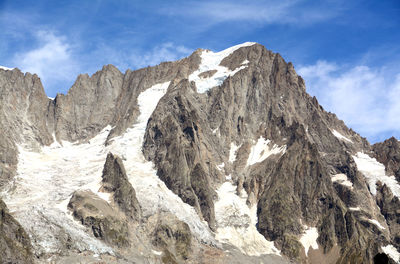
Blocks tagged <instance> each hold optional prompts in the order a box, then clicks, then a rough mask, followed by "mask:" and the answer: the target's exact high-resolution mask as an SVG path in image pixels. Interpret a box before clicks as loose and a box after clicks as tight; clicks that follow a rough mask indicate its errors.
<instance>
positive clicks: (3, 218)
mask: <svg viewBox="0 0 400 264" xmlns="http://www.w3.org/2000/svg"><path fill="white" fill-rule="evenodd" d="M0 252H1V254H0V263H15V264H17V263H27V264H30V263H33V260H34V257H33V253H32V246H31V242H30V239H29V236H28V234H27V233H26V232H25V230H24V229H23V228H22V226H21V225H20V224H19V223H18V222H17V221H16V220H15V219H14V218H13V217H12V216H11V215H10V213H9V212H8V209H7V206H6V205H5V203H4V202H3V201H2V200H1V199H0Z"/></svg>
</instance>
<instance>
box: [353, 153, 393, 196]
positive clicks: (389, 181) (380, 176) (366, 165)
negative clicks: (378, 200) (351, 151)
mask: <svg viewBox="0 0 400 264" xmlns="http://www.w3.org/2000/svg"><path fill="white" fill-rule="evenodd" d="M353 159H354V161H355V162H356V164H357V167H358V170H359V171H360V172H361V173H362V174H363V175H364V177H365V178H366V179H367V182H368V185H369V190H370V192H371V193H372V194H373V195H376V183H377V182H378V181H380V182H381V183H382V184H386V186H388V187H389V189H390V190H391V191H392V193H393V195H395V196H397V197H400V185H399V183H398V182H397V181H396V178H395V177H394V176H387V175H386V173H385V166H384V165H383V164H382V163H379V162H378V161H377V160H376V159H375V158H371V157H370V156H368V155H367V154H364V153H362V152H357V155H355V156H353Z"/></svg>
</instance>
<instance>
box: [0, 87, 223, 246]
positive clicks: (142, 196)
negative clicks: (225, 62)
mask: <svg viewBox="0 0 400 264" xmlns="http://www.w3.org/2000/svg"><path fill="white" fill-rule="evenodd" d="M168 86H169V82H166V83H162V84H157V85H154V86H152V87H151V88H148V89H147V90H145V91H144V92H142V93H141V94H140V95H139V97H138V105H139V110H140V115H139V117H138V120H137V123H136V124H134V125H133V127H131V128H129V129H127V131H126V132H125V133H124V134H123V135H121V136H119V137H116V138H114V139H113V141H112V142H111V144H109V145H108V146H105V142H106V139H107V136H108V134H109V132H110V130H111V127H110V126H108V127H106V128H105V129H103V130H102V131H101V132H100V133H99V134H98V135H97V136H96V137H94V138H92V139H91V140H90V142H88V143H85V144H77V143H70V142H65V141H63V142H61V144H60V143H59V142H56V141H55V142H54V143H53V144H52V145H51V146H48V147H43V148H42V149H41V150H40V151H39V152H34V151H31V150H28V149H27V148H26V147H24V146H19V163H18V170H17V175H16V177H15V180H14V183H13V184H12V185H10V186H9V187H10V188H9V189H8V191H6V192H5V193H2V195H1V196H3V198H4V200H5V202H6V203H7V205H8V207H9V209H10V211H11V212H12V214H13V215H14V216H15V218H16V219H17V220H18V221H19V222H20V223H21V225H22V226H23V227H24V228H25V229H26V230H27V231H28V233H29V234H30V236H31V238H34V239H32V243H33V247H34V250H35V252H36V253H38V254H41V253H57V252H59V251H60V250H63V249H64V247H63V244H62V240H63V239H64V237H65V236H67V234H69V236H70V237H71V243H70V244H71V245H72V247H71V249H72V250H73V249H76V250H79V251H83V250H90V251H93V252H94V253H95V254H102V253H110V254H112V253H113V252H112V249H111V248H109V247H108V246H106V245H104V244H103V243H102V242H100V241H99V240H97V239H95V238H94V237H93V236H91V235H89V234H88V233H87V232H86V231H85V228H84V227H83V226H82V225H80V224H79V223H78V222H77V221H75V220H74V219H73V217H72V216H71V214H70V212H69V211H68V210H67V204H68V202H69V199H70V198H71V195H72V193H73V192H74V191H75V190H78V189H82V190H85V189H89V190H91V191H93V192H94V193H96V194H97V195H98V196H99V197H100V198H101V199H104V200H106V201H109V200H110V194H108V193H101V192H99V188H100V183H101V175H102V170H103V166H104V163H105V160H106V156H107V154H108V153H109V152H110V151H111V152H113V153H114V154H117V155H120V156H121V158H122V159H123V162H124V165H125V168H126V172H127V175H128V179H129V181H130V183H131V184H132V185H133V187H134V188H135V190H136V195H137V198H138V200H139V203H140V205H141V207H142V209H143V214H144V216H149V215H153V214H155V213H157V212H159V211H165V212H171V213H172V214H174V215H176V216H177V218H178V219H180V220H181V221H184V222H186V223H187V224H188V225H189V227H190V229H191V231H192V232H193V234H194V235H195V236H196V237H197V238H198V239H199V240H201V241H203V242H204V243H208V244H213V245H217V244H218V243H217V242H216V241H215V239H214V238H213V236H212V234H211V232H210V230H209V228H208V225H207V223H206V222H205V221H203V220H201V219H200V217H199V216H198V214H197V213H196V211H195V210H194V208H193V207H191V206H190V205H188V204H186V203H184V202H183V201H182V200H181V199H180V198H179V197H178V196H177V195H175V194H174V193H173V192H172V191H171V190H169V189H168V188H167V187H166V185H165V184H164V182H162V181H161V180H160V179H159V178H158V177H157V175H156V170H155V169H154V164H153V163H152V162H148V161H146V160H145V158H144V156H143V154H142V151H141V147H142V144H143V137H144V133H145V130H146V125H147V121H148V119H149V117H150V115H151V114H152V112H153V111H154V109H155V107H156V106H157V104H158V101H159V99H160V98H161V97H162V96H163V95H164V94H165V93H166V91H167V88H168Z"/></svg>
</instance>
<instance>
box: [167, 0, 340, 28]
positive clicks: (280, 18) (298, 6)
mask: <svg viewBox="0 0 400 264" xmlns="http://www.w3.org/2000/svg"><path fill="white" fill-rule="evenodd" d="M342 8H343V6H342V4H341V1H335V2H331V1H329V2H328V3H323V4H321V3H320V4H309V3H307V1H304V0H280V1H278V0H266V1H265V0H264V1H195V2H193V1H187V2H186V3H185V4H183V5H182V4H180V5H179V6H178V5H169V6H168V7H165V8H162V9H161V13H162V14H165V15H170V16H183V17H191V18H198V19H203V25H212V24H215V23H221V22H229V21H239V22H240V21H242V22H258V23H263V24H296V25H306V24H312V23H315V22H320V21H324V20H328V19H331V18H333V17H335V16H337V15H338V14H339V13H340V11H341V10H342ZM321 9H323V10H324V12H321ZM199 26H201V24H199Z"/></svg>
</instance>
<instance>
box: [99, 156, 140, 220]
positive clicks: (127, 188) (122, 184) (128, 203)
mask: <svg viewBox="0 0 400 264" xmlns="http://www.w3.org/2000/svg"><path fill="white" fill-rule="evenodd" d="M102 178H103V186H102V187H103V190H104V191H106V192H111V193H112V197H113V199H114V202H115V203H116V204H117V205H118V207H119V208H120V209H121V210H122V211H123V212H124V213H125V214H126V215H127V216H129V217H130V218H131V219H133V220H136V221H137V220H140V218H141V214H142V212H141V208H140V205H139V202H138V200H137V198H136V192H135V189H133V187H132V185H131V184H130V182H129V180H128V177H127V176H126V172H125V168H124V164H123V163H122V160H121V158H120V157H118V156H115V155H113V154H112V153H108V155H107V159H106V163H105V164H104V169H103V176H102Z"/></svg>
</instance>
